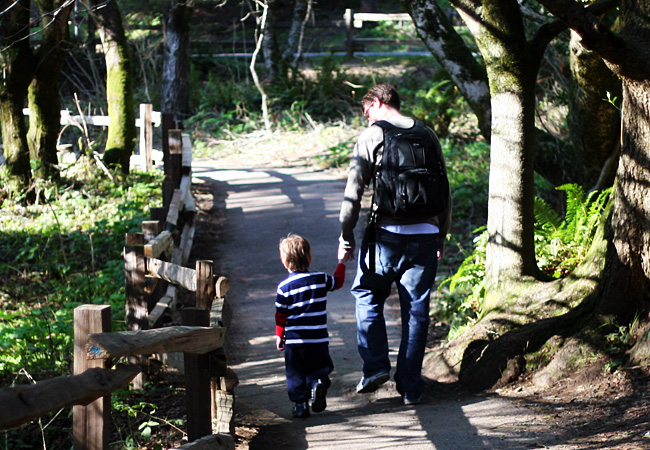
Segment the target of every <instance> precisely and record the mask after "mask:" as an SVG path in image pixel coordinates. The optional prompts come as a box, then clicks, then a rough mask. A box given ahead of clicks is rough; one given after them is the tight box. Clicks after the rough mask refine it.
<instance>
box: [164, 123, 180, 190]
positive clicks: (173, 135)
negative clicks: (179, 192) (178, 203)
mask: <svg viewBox="0 0 650 450" xmlns="http://www.w3.org/2000/svg"><path fill="white" fill-rule="evenodd" d="M182 171H183V135H182V132H181V130H169V171H167V172H166V173H167V174H168V176H169V177H170V179H171V181H172V183H173V186H174V189H178V187H179V186H180V185H181V177H182V175H183V173H182Z"/></svg>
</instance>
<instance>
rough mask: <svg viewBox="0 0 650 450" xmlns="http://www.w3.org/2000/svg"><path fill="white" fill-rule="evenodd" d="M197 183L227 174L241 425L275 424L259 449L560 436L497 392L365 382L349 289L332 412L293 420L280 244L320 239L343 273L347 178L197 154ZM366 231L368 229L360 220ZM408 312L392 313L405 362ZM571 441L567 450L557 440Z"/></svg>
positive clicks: (339, 330) (333, 311)
mask: <svg viewBox="0 0 650 450" xmlns="http://www.w3.org/2000/svg"><path fill="white" fill-rule="evenodd" d="M193 176H194V181H195V182H197V183H201V182H206V181H209V182H217V183H219V184H221V187H222V188H223V189H224V190H225V191H226V192H227V198H226V208H227V209H226V226H225V227H226V230H225V233H224V238H223V239H220V244H219V248H218V253H219V267H220V269H221V274H223V275H226V276H228V278H229V279H230V284H231V288H230V291H229V293H228V301H229V303H230V304H231V305H232V309H233V319H232V323H231V327H230V329H229V331H228V350H229V365H230V366H231V367H232V368H233V370H234V371H235V372H236V373H237V375H238V377H239V380H240V385H239V386H238V387H237V388H236V390H235V395H236V404H235V408H236V412H237V414H238V416H239V419H240V421H242V420H243V421H244V422H245V423H249V424H256V425H263V428H262V431H261V433H260V434H259V435H258V436H256V437H255V438H254V439H253V441H252V442H251V443H250V449H253V450H260V449H261V450H267V449H273V450H277V449H281V450H297V449H307V448H309V449H312V448H313V449H337V450H356V449H372V450H377V449H394V448H396V447H398V446H399V447H400V448H409V449H437V450H465V449H466V450H478V449H535V448H549V447H545V446H544V445H543V443H542V442H543V441H548V438H549V436H546V437H545V436H539V435H535V434H533V433H531V432H530V431H529V430H530V428H529V427H528V425H534V424H539V422H540V421H541V419H540V418H539V417H536V416H535V415H534V414H533V413H532V412H530V411H527V410H523V409H521V408H518V407H515V406H514V405H513V404H511V403H510V402H508V401H507V400H504V399H501V398H499V397H496V396H468V395H463V394H460V393H458V392H457V393H453V392H451V393H450V392H448V390H446V389H445V388H444V387H437V388H436V389H434V390H433V391H432V392H429V393H428V394H427V395H426V396H425V398H424V402H423V403H422V404H420V405H416V406H404V405H403V404H402V401H401V398H400V397H399V395H398V394H397V392H396V391H395V385H394V383H393V381H392V380H391V381H389V382H388V383H386V384H385V385H384V386H382V388H381V389H380V390H379V391H377V392H375V393H372V394H365V395H360V394H356V393H355V392H354V386H355V385H356V383H357V382H358V380H359V378H360V377H361V371H360V365H361V363H360V359H359V356H358V353H357V349H356V335H355V333H356V326H355V314H354V301H353V298H352V296H351V294H350V292H349V287H350V283H351V281H352V278H353V276H354V271H355V267H354V264H351V263H348V265H347V279H346V283H345V286H344V287H343V288H342V289H340V290H338V291H336V292H333V293H330V294H329V297H328V326H329V331H330V338H331V342H330V352H331V355H332V359H333V361H334V365H335V371H334V373H333V374H332V387H331V388H330V390H329V393H328V398H327V409H326V410H325V411H324V412H322V413H319V414H315V413H312V416H311V417H310V418H308V419H292V418H291V407H292V403H291V402H290V401H289V399H288V397H287V393H286V386H285V376H284V360H283V354H282V353H281V352H279V351H277V350H276V349H275V338H274V326H275V322H274V313H275V309H274V301H275V289H276V286H277V283H278V282H279V281H280V280H281V279H282V278H283V277H285V276H286V271H285V269H284V267H283V266H282V264H281V263H280V260H279V255H278V248H277V247H278V241H279V240H280V238H281V237H282V236H285V235H287V234H288V233H289V232H292V233H297V234H301V235H303V236H305V237H306V238H307V239H308V240H309V241H310V242H311V244H312V252H313V256H314V262H313V263H312V267H311V269H312V270H315V271H325V272H329V273H333V271H334V269H335V267H336V262H337V261H336V250H337V239H338V233H339V227H338V210H339V207H340V203H341V200H342V195H343V188H344V180H342V179H341V177H340V175H339V176H336V175H334V174H330V173H328V172H326V171H314V170H313V169H312V168H309V167H303V166H300V165H297V166H294V167H266V166H265V167H255V166H251V167H234V166H233V164H232V163H231V164H230V165H224V164H223V163H222V162H214V161H195V162H193ZM357 228H359V227H357ZM397 312H398V311H395V310H393V309H389V310H388V311H387V319H388V328H389V340H390V342H389V345H390V348H391V350H392V351H391V358H392V361H393V364H394V361H395V358H396V351H397V348H398V335H397V332H398V324H397V320H398V314H397ZM553 448H555V449H560V448H561V447H553Z"/></svg>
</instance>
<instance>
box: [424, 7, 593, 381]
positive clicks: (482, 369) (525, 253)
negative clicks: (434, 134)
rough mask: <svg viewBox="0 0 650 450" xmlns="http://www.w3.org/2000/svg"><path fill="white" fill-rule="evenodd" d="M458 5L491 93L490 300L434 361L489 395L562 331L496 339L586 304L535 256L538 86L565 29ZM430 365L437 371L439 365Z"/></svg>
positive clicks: (520, 14) (514, 10)
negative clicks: (512, 367)
mask: <svg viewBox="0 0 650 450" xmlns="http://www.w3.org/2000/svg"><path fill="white" fill-rule="evenodd" d="M432 3H433V2H432V1H429V2H428V6H425V7H424V9H425V10H426V11H427V12H429V13H430V11H433V10H435V6H434V5H432ZM451 3H452V4H453V5H454V6H455V7H456V9H457V11H458V12H459V14H460V16H461V17H462V18H463V20H464V21H465V23H466V24H467V27H468V29H469V30H470V31H471V33H472V34H473V36H474V38H475V40H476V43H477V45H478V48H479V50H480V52H481V55H482V58H483V60H484V63H485V68H486V72H487V78H488V82H489V87H490V99H491V112H492V115H491V165H490V180H489V186H490V193H489V205H488V234H489V241H488V246H487V252H486V277H485V281H486V294H485V299H484V313H483V316H482V319H481V321H480V322H479V323H478V324H477V325H476V326H475V327H473V328H472V330H471V331H470V332H469V333H467V334H466V336H464V337H463V338H462V339H460V340H458V341H457V342H455V343H454V344H453V345H450V346H449V347H448V349H447V350H445V351H443V352H441V353H442V358H439V356H440V354H438V355H433V356H432V357H431V358H430V361H435V362H434V364H437V365H438V366H439V367H444V368H446V369H447V370H449V371H451V372H452V373H453V372H455V373H456V374H457V375H459V376H460V377H461V379H463V380H464V381H466V382H468V383H469V384H472V385H474V387H477V386H478V387H481V388H482V387H488V386H490V385H491V384H490V383H493V382H495V381H496V380H495V378H494V377H496V379H498V376H499V375H500V373H501V371H502V370H503V369H504V368H505V363H506V362H507V359H508V358H509V357H512V356H515V355H517V354H518V352H523V351H524V350H523V347H524V346H525V345H528V344H529V345H530V346H531V348H534V347H535V346H537V345H541V344H542V343H543V342H544V341H545V339H547V338H548V337H550V336H552V335H553V333H555V332H556V330H554V329H553V327H552V326H549V327H546V328H544V329H543V330H542V331H540V332H538V333H536V334H533V336H532V337H531V336H530V334H525V333H524V334H523V335H524V337H525V339H523V340H517V339H510V337H508V338H507V339H505V340H502V341H499V342H500V343H505V344H503V345H502V346H499V345H497V344H494V343H492V341H493V337H494V335H495V334H496V335H499V334H503V333H507V332H508V331H509V330H511V329H513V328H517V327H519V326H521V325H522V324H523V323H525V322H526V321H528V320H531V319H533V320H534V319H536V318H537V319H542V318H552V317H553V316H555V315H558V314H560V313H562V312H565V313H567V314H566V315H565V316H562V320H565V322H563V325H564V326H567V327H568V326H572V325H571V324H572V322H575V314H576V313H573V314H569V312H570V311H569V310H570V308H571V305H573V306H575V305H576V303H579V300H582V298H583V296H580V295H578V296H574V297H570V296H569V293H570V294H573V295H575V292H576V290H575V289H574V288H567V286H566V282H564V281H562V282H560V283H548V284H546V283H539V281H538V280H543V277H542V276H541V274H540V272H539V270H538V268H537V264H536V261H535V255H534V239H533V238H534V233H533V224H534V214H533V200H534V159H535V150H536V143H535V135H536V132H535V108H536V99H535V88H536V79H537V73H538V70H539V67H540V62H541V60H542V57H543V54H544V51H545V49H546V47H547V45H548V43H549V42H550V41H551V39H553V38H554V37H555V36H557V34H558V33H559V31H561V30H563V29H565V25H564V24H563V23H561V22H559V21H554V22H553V21H549V22H546V23H543V24H542V25H541V26H540V27H538V28H537V29H536V30H530V29H529V28H527V27H526V26H525V25H524V9H523V6H521V5H520V4H519V2H517V1H515V0H512V1H510V0H451ZM598 7H601V6H600V5H599V6H598ZM598 256H600V254H599V255H598ZM599 268H602V266H599V265H598V264H592V265H589V266H588V267H587V265H586V267H585V268H584V269H583V274H588V275H587V276H585V279H587V280H590V281H591V280H593V278H594V274H598V273H599ZM590 281H587V283H586V284H585V285H581V286H582V287H581V289H584V290H583V291H582V293H583V294H584V293H585V292H591V291H593V290H594V283H593V282H590ZM534 292H536V294H535V293H534ZM584 295H586V294H584ZM539 297H546V298H555V299H557V305H560V306H558V308H549V307H544V308H540V307H539V304H536V303H535V302H536V301H537V299H538V298H539ZM560 297H562V300H561V301H560ZM532 305H536V306H535V307H533V306H532ZM531 308H532V309H531ZM580 311H582V310H580ZM544 323H546V322H544ZM553 323H556V322H553V321H551V322H550V324H553ZM567 324H568V325H567ZM536 330H537V329H536ZM508 336H510V335H508ZM504 338H505V336H504ZM522 342H523V344H522ZM506 347H507V348H506ZM426 366H428V367H429V368H431V367H432V364H431V363H427V364H426ZM459 368H460V373H458V372H457V371H458V369H459ZM433 370H437V369H435V368H434V369H433Z"/></svg>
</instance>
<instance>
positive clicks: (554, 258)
mask: <svg viewBox="0 0 650 450" xmlns="http://www.w3.org/2000/svg"><path fill="white" fill-rule="evenodd" d="M556 189H558V190H560V191H564V192H566V194H567V198H566V207H565V208H566V212H565V214H564V216H562V215H560V214H559V213H558V212H557V211H555V210H554V209H553V208H552V207H551V206H550V205H549V204H548V203H547V202H545V201H544V200H542V199H541V198H536V199H535V219H536V223H535V249H536V257H537V262H538V265H539V267H540V269H542V270H543V271H544V272H545V273H547V274H549V275H551V276H553V277H554V278H561V277H565V276H567V275H568V274H569V273H571V272H572V271H573V270H574V269H575V268H576V267H577V266H578V264H580V263H581V262H582V261H583V260H584V258H585V255H586V253H587V250H588V249H589V246H590V245H591V242H592V241H593V238H594V235H595V233H596V229H597V228H598V226H599V225H600V221H601V220H602V217H603V212H604V209H605V205H606V204H607V201H608V200H609V196H610V194H611V189H607V190H604V191H602V192H590V193H588V194H587V193H585V191H584V189H583V188H582V187H580V186H578V185H577V184H565V185H563V186H559V187H557V188H556ZM476 231H477V232H481V233H480V234H478V235H477V237H476V238H475V239H474V250H473V252H472V253H471V254H470V255H469V256H467V257H466V258H465V260H464V261H463V262H462V264H461V265H460V267H459V268H458V270H457V271H456V273H455V274H454V275H452V276H451V277H449V278H447V279H446V280H444V281H443V282H442V283H441V284H440V287H439V291H440V292H441V293H442V297H443V300H442V301H441V302H440V305H438V306H436V307H435V308H437V309H432V310H431V314H432V315H435V316H436V317H437V318H438V319H439V320H444V321H447V322H448V323H449V324H450V326H451V331H450V332H449V337H451V336H453V335H454V333H455V329H457V328H460V327H463V326H465V325H467V324H471V323H473V322H474V321H475V320H476V318H477V317H479V316H480V314H481V311H482V307H483V299H484V296H485V250H486V247H487V241H488V233H487V230H485V227H483V228H480V229H478V230H476ZM445 286H448V288H447V289H446V290H443V287H445ZM443 308H444V310H443Z"/></svg>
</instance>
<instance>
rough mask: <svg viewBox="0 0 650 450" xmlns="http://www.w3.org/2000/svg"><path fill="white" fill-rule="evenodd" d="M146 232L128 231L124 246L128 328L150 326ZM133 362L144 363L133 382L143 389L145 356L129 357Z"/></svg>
mask: <svg viewBox="0 0 650 450" xmlns="http://www.w3.org/2000/svg"><path fill="white" fill-rule="evenodd" d="M145 262H146V260H145V257H144V234H143V233H127V234H126V238H125V247H124V281H125V283H126V284H125V291H126V292H125V294H126V302H125V309H126V329H127V330H146V329H148V328H149V317H148V316H149V307H148V304H147V295H146V293H145V289H144V288H145V282H146V279H145V273H146V267H145ZM129 361H130V362H131V363H132V364H140V365H142V372H141V373H140V374H139V375H138V376H137V377H135V379H134V380H133V383H132V385H131V386H132V387H133V388H134V389H142V388H143V386H144V382H145V381H146V380H145V378H146V376H145V374H146V367H145V366H144V362H145V361H146V358H145V357H141V356H134V357H131V358H129Z"/></svg>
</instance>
